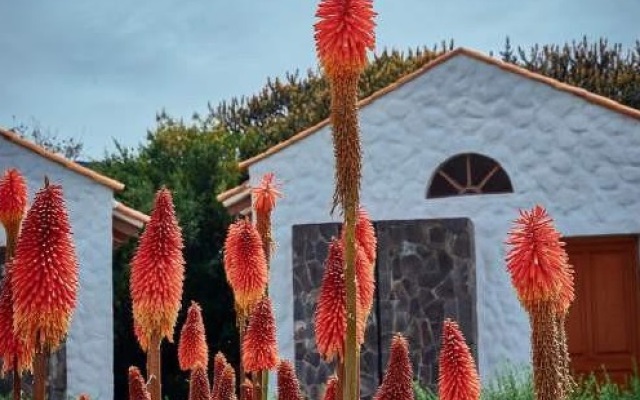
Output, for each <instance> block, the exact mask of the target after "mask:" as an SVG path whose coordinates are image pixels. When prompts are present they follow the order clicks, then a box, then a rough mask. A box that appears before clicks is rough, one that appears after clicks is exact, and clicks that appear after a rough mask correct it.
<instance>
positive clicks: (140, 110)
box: [0, 0, 640, 158]
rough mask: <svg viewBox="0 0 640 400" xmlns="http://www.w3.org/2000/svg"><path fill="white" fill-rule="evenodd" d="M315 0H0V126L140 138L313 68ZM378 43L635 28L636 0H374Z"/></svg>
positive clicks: (562, 36)
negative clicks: (158, 124)
mask: <svg viewBox="0 0 640 400" xmlns="http://www.w3.org/2000/svg"><path fill="white" fill-rule="evenodd" d="M316 4H317V2H316V1H315V0H209V1H204V0H188V1H184V0H182V1H178V0H153V1H151V0H145V1H142V0H137V1H131V0H108V1H107V0H103V1H94V0H74V1H71V0H56V1H51V0H29V1H9V0H5V1H2V2H0V16H1V17H2V23H0V126H5V127H11V126H14V125H15V124H16V123H17V122H25V123H32V121H33V120H36V121H38V122H39V123H40V124H41V125H42V126H44V127H48V128H50V129H51V130H52V131H54V132H57V133H58V134H59V135H60V136H73V137H75V138H78V139H80V140H82V141H83V142H84V143H85V150H86V151H85V153H86V155H87V156H88V158H100V157H101V156H102V155H103V154H104V152H105V149H113V145H112V143H113V139H116V140H118V141H119V142H121V143H123V144H125V145H127V146H135V145H136V144H137V143H139V142H140V141H142V140H143V139H144V137H145V135H146V130H147V129H148V128H152V127H153V126H154V123H155V115H156V112H158V111H159V110H161V109H163V108H164V109H166V110H167V111H168V113H169V114H170V115H173V116H182V117H185V118H189V117H190V116H191V115H192V114H193V112H196V111H197V112H204V111H205V110H206V105H207V103H208V102H211V103H213V104H216V103H217V102H218V101H220V100H223V99H229V98H231V97H232V96H241V95H250V94H252V93H254V92H256V91H257V90H259V89H260V88H261V87H262V85H263V84H264V82H265V81H266V79H267V77H269V76H282V75H283V74H284V73H285V72H286V71H293V70H295V69H302V70H304V69H307V68H309V67H313V68H315V66H316V58H315V52H314V47H313V28H312V24H313V22H314V17H313V14H314V11H315V7H316ZM374 4H375V8H376V10H377V11H378V13H379V17H378V19H377V22H378V29H377V35H378V50H381V49H383V48H385V47H388V48H391V47H393V48H399V49H406V48H408V47H416V46H421V45H431V44H433V43H436V42H439V41H441V40H443V39H451V38H453V39H454V40H455V42H456V44H457V45H460V46H465V47H471V48H475V49H478V50H481V51H485V52H488V51H490V50H494V51H499V50H501V48H502V46H503V44H504V39H505V37H506V36H510V37H511V38H512V42H513V43H514V44H522V45H529V44H532V43H536V42H538V43H562V42H564V41H567V40H573V39H580V38H581V37H582V35H587V36H588V37H590V38H598V37H601V36H604V37H607V38H609V40H610V41H612V42H621V43H623V44H625V45H627V46H631V45H632V44H633V43H634V42H635V40H636V39H638V38H640V31H639V28H638V18H639V17H640V1H639V0H520V1H513V0H483V1H480V0H447V1H433V0H375V2H374Z"/></svg>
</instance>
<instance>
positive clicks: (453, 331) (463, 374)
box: [438, 319, 480, 400]
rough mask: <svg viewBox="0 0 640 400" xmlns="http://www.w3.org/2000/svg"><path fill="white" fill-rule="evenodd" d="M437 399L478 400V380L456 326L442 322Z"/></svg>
mask: <svg viewBox="0 0 640 400" xmlns="http://www.w3.org/2000/svg"><path fill="white" fill-rule="evenodd" d="M438 386H439V397H438V398H439V399H441V400H478V399H480V379H479V378H478V372H477V371H476V365H475V362H474V361H473V357H472V356H471V352H470V351H469V347H468V346H467V343H466V342H465V340H464V336H463V335H462V332H460V329H459V328H458V324H457V323H455V322H454V321H451V320H450V319H447V320H445V321H444V326H443V329H442V345H441V347H440V374H439V377H438Z"/></svg>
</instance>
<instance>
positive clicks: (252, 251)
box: [224, 219, 268, 312]
mask: <svg viewBox="0 0 640 400" xmlns="http://www.w3.org/2000/svg"><path fill="white" fill-rule="evenodd" d="M224 269H225V273H226V275H227V281H228V282H229V285H230V286H231V289H232V290H233V294H234V297H235V300H236V303H237V304H238V306H239V307H240V309H241V311H243V312H246V311H247V310H248V309H249V307H251V306H252V305H253V304H255V303H256V302H257V301H259V300H260V299H261V298H262V294H263V293H264V291H265V289H266V287H267V281H268V271H267V261H266V258H265V254H264V249H263V247H262V240H261V239H260V234H259V233H258V231H257V230H256V228H255V227H254V226H253V225H252V224H251V222H250V221H249V220H246V219H242V220H238V221H237V222H235V223H233V224H231V225H230V226H229V230H228V233H227V239H226V241H225V245H224Z"/></svg>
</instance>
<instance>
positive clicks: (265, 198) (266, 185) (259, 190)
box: [252, 172, 282, 214]
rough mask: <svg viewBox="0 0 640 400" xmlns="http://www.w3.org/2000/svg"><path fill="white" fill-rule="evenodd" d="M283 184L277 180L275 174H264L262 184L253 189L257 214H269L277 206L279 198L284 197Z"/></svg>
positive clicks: (254, 206)
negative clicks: (281, 190) (281, 189)
mask: <svg viewBox="0 0 640 400" xmlns="http://www.w3.org/2000/svg"><path fill="white" fill-rule="evenodd" d="M280 187H281V184H280V183H279V182H278V181H277V180H276V177H275V174H274V173H273V172H269V173H266V174H264V176H263V177H262V180H261V181H260V184H259V185H258V186H256V187H255V188H253V189H252V193H253V208H254V209H255V210H256V213H259V214H269V213H271V211H273V209H274V208H275V206H276V202H277V200H278V198H281V197H282V193H281V192H280Z"/></svg>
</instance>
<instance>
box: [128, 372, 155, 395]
mask: <svg viewBox="0 0 640 400" xmlns="http://www.w3.org/2000/svg"><path fill="white" fill-rule="evenodd" d="M129 400H151V395H150V394H149V391H148V390H147V384H146V383H145V382H144V379H143V378H142V375H141V374H140V370H139V369H138V368H136V367H129Z"/></svg>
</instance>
